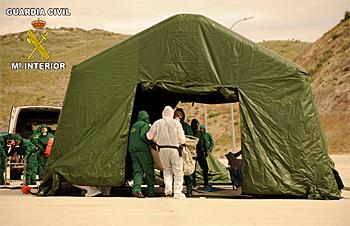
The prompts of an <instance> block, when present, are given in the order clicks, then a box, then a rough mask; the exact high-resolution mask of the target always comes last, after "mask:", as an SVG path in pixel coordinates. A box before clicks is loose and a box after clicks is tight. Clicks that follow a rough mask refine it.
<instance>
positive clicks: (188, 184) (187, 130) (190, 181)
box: [174, 108, 194, 197]
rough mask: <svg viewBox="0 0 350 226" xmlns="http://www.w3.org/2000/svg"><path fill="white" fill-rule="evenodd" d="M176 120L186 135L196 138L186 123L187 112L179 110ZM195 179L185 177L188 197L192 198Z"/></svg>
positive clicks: (190, 176) (176, 112)
mask: <svg viewBox="0 0 350 226" xmlns="http://www.w3.org/2000/svg"><path fill="white" fill-rule="evenodd" d="M174 118H175V119H178V120H180V123H181V125H182V129H183V130H184V132H185V135H190V136H194V134H193V130H192V128H191V126H190V125H188V124H187V122H185V112H184V110H183V109H182V108H177V109H176V110H175V112H174ZM193 177H194V175H188V176H184V181H185V185H186V195H187V197H192V191H193V185H194V180H193Z"/></svg>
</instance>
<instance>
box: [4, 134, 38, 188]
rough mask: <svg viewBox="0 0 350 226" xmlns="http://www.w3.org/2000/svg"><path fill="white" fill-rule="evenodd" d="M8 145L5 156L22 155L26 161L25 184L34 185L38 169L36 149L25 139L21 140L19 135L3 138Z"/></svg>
mask: <svg viewBox="0 0 350 226" xmlns="http://www.w3.org/2000/svg"><path fill="white" fill-rule="evenodd" d="M4 139H5V141H6V143H7V144H8V145H7V146H8V148H7V156H11V155H14V154H15V153H16V154H17V155H24V156H25V159H26V163H27V165H26V171H25V172H24V173H25V178H26V181H25V184H26V185H35V184H36V173H37V169H38V157H37V150H38V148H37V147H36V146H35V145H34V144H32V142H30V141H29V140H27V139H24V138H22V137H21V136H20V135H19V134H11V133H10V134H9V135H8V136H6V137H4Z"/></svg>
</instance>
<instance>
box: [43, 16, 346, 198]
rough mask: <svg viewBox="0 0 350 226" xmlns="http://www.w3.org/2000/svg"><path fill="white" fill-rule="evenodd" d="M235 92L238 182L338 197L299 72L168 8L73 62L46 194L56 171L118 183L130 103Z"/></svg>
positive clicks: (218, 98)
mask: <svg viewBox="0 0 350 226" xmlns="http://www.w3.org/2000/svg"><path fill="white" fill-rule="evenodd" d="M237 100H239V104H240V111H241V112H240V113H241V114H240V115H241V123H242V125H241V133H242V134H241V135H242V136H241V139H242V140H241V142H242V153H243V157H244V169H243V172H244V182H243V192H245V193H248V194H276V195H295V196H303V197H305V196H308V197H309V198H322V199H327V198H340V197H341V193H340V190H338V188H337V184H336V181H335V179H334V176H333V174H332V167H333V163H332V161H331V159H330V158H329V156H328V154H327V146H326V142H325V137H324V133H323V131H322V129H321V125H320V119H319V114H318V111H317V108H316V102H315V97H314V95H313V94H312V90H311V86H310V77H309V75H308V74H307V72H306V71H305V70H304V69H303V68H301V67H300V66H298V65H296V64H294V63H293V62H291V61H289V60H287V59H284V58H282V57H280V56H278V55H277V54H275V53H273V52H271V51H269V50H267V49H266V48H264V47H262V46H261V45H258V44H255V43H254V42H252V41H250V40H248V39H246V38H244V37H242V36H240V35H239V34H237V33H235V32H233V31H231V30H230V29H228V28H226V27H224V26H222V25H220V24H218V23H216V22H214V21H212V20H210V19H208V18H207V17H204V16H200V15H176V16H173V17H171V18H169V19H167V20H165V21H163V22H161V23H159V24H157V25H155V26H153V27H151V28H149V29H147V30H145V31H143V32H141V33H139V34H137V35H134V36H133V37H131V38H129V39H127V40H125V41H123V42H122V43H120V44H117V45H115V46H113V47H111V48H109V49H107V50H106V51H104V52H102V53H100V54H98V55H96V56H94V57H92V58H90V59H87V60H85V61H84V62H82V63H80V64H78V65H75V66H74V67H73V69H72V72H71V77H70V81H69V85H68V88H67V92H66V96H65V100H64V104H63V108H62V112H61V115H60V119H59V124H58V128H57V132H56V140H55V143H54V145H53V150H52V156H51V157H50V159H49V169H48V174H47V177H48V178H47V180H48V181H54V183H45V185H46V186H48V188H47V189H45V191H48V192H47V193H48V194H53V193H54V192H55V189H57V187H58V185H57V184H55V183H57V181H59V180H60V179H59V178H61V177H62V178H64V179H65V180H67V181H68V182H70V183H72V184H82V183H84V184H88V185H94V186H118V185H122V184H124V176H125V156H126V152H127V145H128V133H129V128H130V125H131V124H132V119H133V120H134V119H136V116H133V115H135V114H136V113H135V112H138V111H139V110H147V112H148V113H149V114H150V118H151V119H159V118H160V117H161V110H162V108H164V105H171V106H173V107H174V106H175V105H176V104H177V103H178V101H181V102H200V103H208V104H215V103H229V102H232V101H237ZM133 110H134V112H133ZM151 121H153V120H151ZM51 178H58V179H57V180H51ZM51 188H52V189H53V190H52V191H50V189H51Z"/></svg>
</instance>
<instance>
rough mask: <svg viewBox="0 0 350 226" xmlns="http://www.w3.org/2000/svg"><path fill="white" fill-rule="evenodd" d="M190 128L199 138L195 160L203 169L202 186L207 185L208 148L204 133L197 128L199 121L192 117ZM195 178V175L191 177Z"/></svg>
mask: <svg viewBox="0 0 350 226" xmlns="http://www.w3.org/2000/svg"><path fill="white" fill-rule="evenodd" d="M191 128H192V130H193V134H194V136H195V137H197V138H199V141H198V143H197V146H196V149H197V162H198V164H199V166H200V167H201V168H202V170H203V180H204V186H206V187H209V186H210V185H209V178H208V174H209V167H208V163H207V159H206V158H207V156H208V149H207V146H206V144H205V139H204V133H202V132H201V131H200V129H199V121H198V120H197V119H192V121H191ZM193 178H194V180H195V177H193ZM195 184H196V181H194V185H195Z"/></svg>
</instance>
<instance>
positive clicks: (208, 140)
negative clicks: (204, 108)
mask: <svg viewBox="0 0 350 226" xmlns="http://www.w3.org/2000/svg"><path fill="white" fill-rule="evenodd" d="M199 128H200V131H201V133H202V134H203V139H204V144H205V147H206V149H207V151H208V152H211V151H212V150H213V148H214V140H213V136H212V135H211V134H210V133H208V132H207V131H206V128H205V125H200V127H199Z"/></svg>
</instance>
